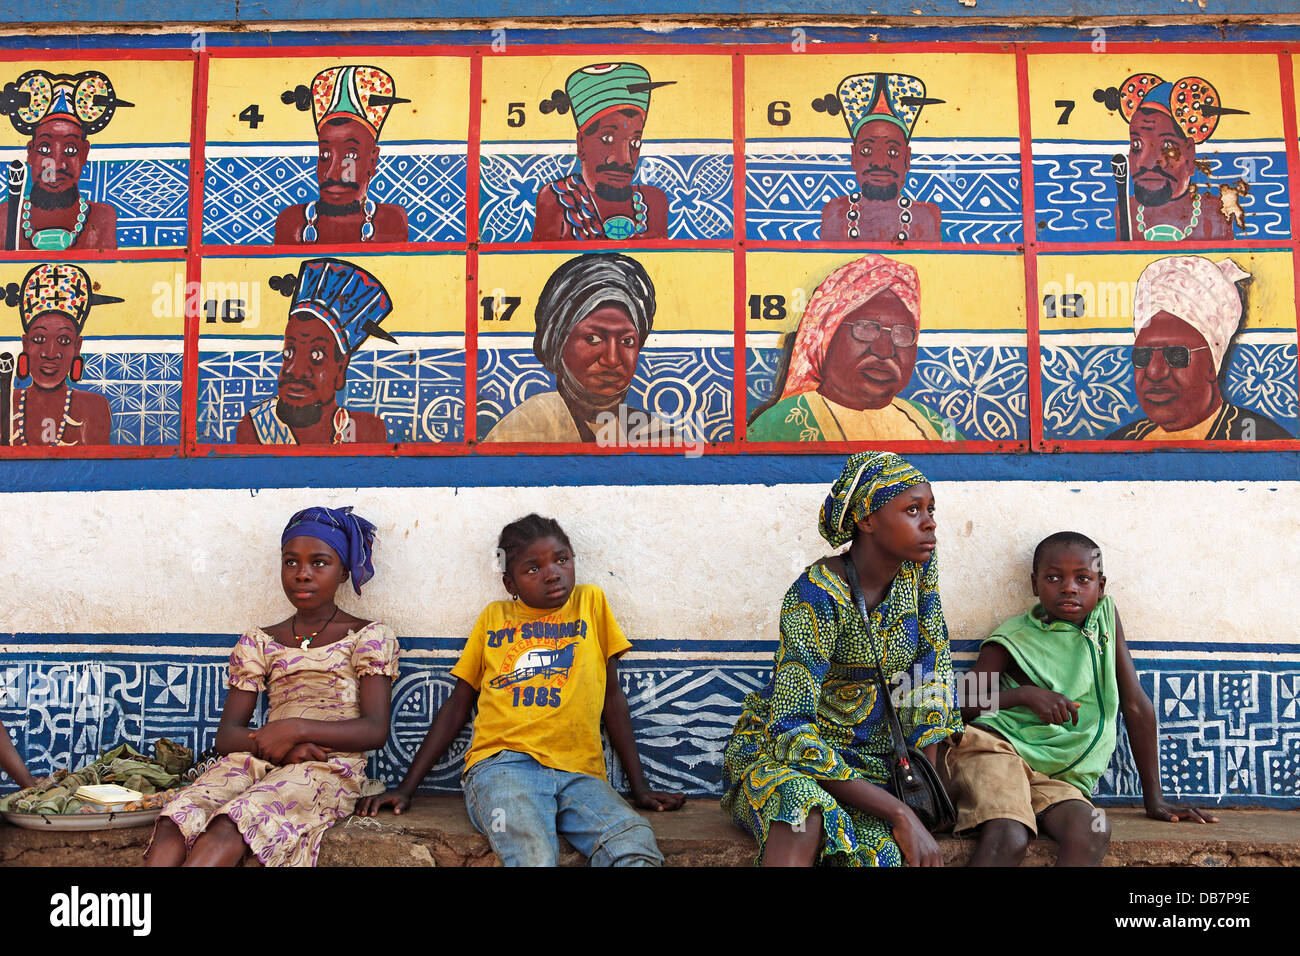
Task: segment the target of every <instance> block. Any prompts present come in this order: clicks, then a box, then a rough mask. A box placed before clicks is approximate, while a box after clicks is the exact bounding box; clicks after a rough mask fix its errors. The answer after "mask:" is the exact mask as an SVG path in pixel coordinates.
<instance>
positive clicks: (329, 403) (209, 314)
mask: <svg viewBox="0 0 1300 956" xmlns="http://www.w3.org/2000/svg"><path fill="white" fill-rule="evenodd" d="M200 294H201V298H202V305H201V310H202V314H203V319H202V321H201V332H200V337H199V350H200V351H199V398H198V401H199V408H198V435H199V442H200V443H201V444H204V443H206V444H229V443H237V444H240V445H247V446H256V445H264V446H277V445H298V444H322V445H323V444H335V445H337V444H353V443H356V444H359V445H378V444H380V443H384V442H460V441H463V440H464V436H465V351H464V350H465V335H464V333H465V319H464V316H465V260H464V257H463V256H462V255H460V254H452V253H428V254H425V255H365V256H362V255H349V256H347V257H346V258H343V257H320V258H315V259H303V258H300V257H294V258H271V257H264V258H234V257H212V258H207V259H204V261H203V287H202V290H201V293H200Z"/></svg>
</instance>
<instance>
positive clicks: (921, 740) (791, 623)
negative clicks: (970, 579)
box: [722, 557, 962, 866]
mask: <svg viewBox="0 0 1300 956" xmlns="http://www.w3.org/2000/svg"><path fill="white" fill-rule="evenodd" d="M830 560H831V561H832V562H834V563H838V562H839V559H838V558H832V559H830ZM938 585H939V572H938V559H937V558H935V557H931V558H930V560H929V561H927V562H926V563H925V564H924V565H920V564H915V563H913V562H911V561H905V562H903V565H902V567H901V568H900V569H899V572H898V576H897V577H896V578H894V583H893V585H892V586H891V588H890V590H889V593H888V594H887V595H886V596H885V599H884V600H883V601H881V602H880V604H879V605H878V606H877V607H875V608H874V609H872V610H871V612H870V617H871V628H872V631H873V632H874V634H875V637H876V646H877V647H878V648H879V649H880V653H881V654H882V655H883V656H884V668H883V669H884V672H885V675H886V678H887V679H892V678H893V677H894V676H895V675H899V674H903V675H905V680H906V687H907V692H906V693H905V694H903V695H902V697H903V699H902V700H901V701H899V703H898V704H897V706H896V710H897V712H898V719H899V722H900V723H901V724H902V725H903V732H904V734H905V735H906V736H907V741H908V743H909V744H911V745H912V746H914V747H917V748H924V747H928V746H930V744H933V743H938V742H939V741H940V740H942V739H943V738H944V737H947V736H948V735H949V734H951V733H953V732H954V731H958V730H961V729H962V723H961V712H960V711H959V710H958V709H957V707H956V701H955V686H954V681H953V673H952V658H951V656H950V653H949V649H948V629H947V627H946V625H945V623H944V619H943V610H942V607H941V606H940V603H939V586H938ZM875 663H876V658H875V654H874V653H873V651H872V645H871V641H870V639H869V637H868V635H867V632H866V629H865V628H864V627H863V626H862V616H861V615H860V614H859V613H858V610H857V607H856V606H855V604H854V602H853V597H852V594H851V593H850V592H849V587H848V585H847V584H846V583H845V582H844V580H843V579H842V578H841V577H839V576H838V575H837V574H836V573H835V572H833V571H831V570H830V569H829V568H827V567H826V566H824V565H822V564H814V565H813V566H812V567H810V568H808V570H806V571H805V572H804V573H803V574H802V575H801V576H800V577H799V580H797V581H795V583H794V584H792V585H791V586H790V590H789V591H788V592H786V595H785V601H784V602H783V603H782V605H781V645H780V647H779V649H778V650H777V652H776V660H775V662H774V664H773V668H772V678H771V680H770V681H768V683H767V686H765V687H763V688H762V689H761V690H758V691H756V692H754V693H752V694H750V695H749V696H748V697H746V698H745V703H744V711H743V713H741V715H740V719H739V720H738V721H737V722H736V727H735V729H734V730H733V731H732V732H731V739H730V740H729V741H728V742H727V748H726V751H725V753H724V755H723V768H722V783H723V786H725V787H726V788H727V792H726V793H725V794H724V795H723V798H722V807H723V809H724V810H725V811H726V812H727V814H728V815H729V816H730V817H731V818H732V820H734V821H735V822H736V823H737V824H739V825H740V826H741V827H743V828H744V829H746V830H748V831H749V832H750V833H751V834H752V835H753V836H754V838H755V839H756V840H757V841H758V855H759V859H762V855H763V846H764V844H765V843H766V842H767V834H768V830H769V828H770V827H771V825H772V823H773V822H774V821H776V820H781V821H784V822H785V823H789V824H791V825H792V826H798V825H800V824H802V823H803V822H804V820H805V819H807V817H808V814H809V813H811V812H812V811H813V810H820V811H821V814H822V829H823V840H822V848H821V857H820V862H821V863H822V864H824V865H839V866H901V865H902V864H903V862H904V860H903V857H902V853H901V852H900V851H899V848H898V844H897V843H895V842H894V839H893V831H892V828H891V827H890V825H889V824H888V823H887V822H886V821H884V820H881V819H878V818H877V817H873V816H871V815H869V814H867V813H863V812H862V811H860V810H858V809H856V808H854V807H850V806H845V805H841V804H839V803H838V802H837V801H836V800H835V798H834V797H832V796H831V795H830V794H829V793H827V792H826V791H825V790H824V789H822V787H821V786H820V785H819V783H818V781H820V780H851V779H854V778H862V779H865V780H868V781H870V782H871V783H874V784H877V785H880V786H887V781H888V765H887V763H886V756H887V755H888V754H889V753H890V752H891V749H892V748H891V741H890V731H889V722H888V720H887V718H886V716H885V710H884V708H883V707H882V706H880V705H879V704H878V702H877V700H876V681H875V679H874V678H875V674H876V667H875Z"/></svg>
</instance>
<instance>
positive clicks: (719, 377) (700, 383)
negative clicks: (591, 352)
mask: <svg viewBox="0 0 1300 956" xmlns="http://www.w3.org/2000/svg"><path fill="white" fill-rule="evenodd" d="M731 353H732V350H731V349H725V348H722V349H715V348H683V349H672V348H645V349H642V350H641V355H640V356H639V358H638V359H637V363H636V375H635V376H634V377H633V379H632V389H631V391H629V392H628V404H629V405H634V406H639V407H640V408H643V409H645V410H646V411H649V412H653V413H654V414H656V415H658V416H659V417H660V418H661V419H663V420H664V422H665V423H667V424H679V423H680V424H684V425H686V426H688V427H689V426H693V427H694V430H695V431H696V434H697V435H698V433H699V431H700V430H701V429H702V430H703V435H702V436H701V437H703V439H704V440H705V441H710V442H715V441H731V436H732V432H733V431H734V423H733V418H732V414H733V413H732V407H733V406H732V404H731V402H732V397H731V393H732V381H733V372H732V365H731ZM554 390H555V376H554V375H552V374H551V373H550V372H548V371H546V369H545V368H543V367H542V364H541V363H540V362H539V361H537V356H536V355H534V354H533V352H532V349H531V347H530V348H528V349H482V348H481V349H479V353H478V405H477V409H478V437H479V440H480V441H481V440H482V439H483V438H485V437H486V436H487V433H488V432H489V431H491V429H492V426H493V425H495V424H496V423H497V422H499V421H500V420H501V419H502V418H504V417H505V416H506V413H507V412H509V411H511V410H512V409H514V408H516V407H517V406H519V405H521V404H522V403H523V402H524V401H525V400H526V399H528V398H530V397H532V396H533V395H536V394H538V393H539V392H551V391H554Z"/></svg>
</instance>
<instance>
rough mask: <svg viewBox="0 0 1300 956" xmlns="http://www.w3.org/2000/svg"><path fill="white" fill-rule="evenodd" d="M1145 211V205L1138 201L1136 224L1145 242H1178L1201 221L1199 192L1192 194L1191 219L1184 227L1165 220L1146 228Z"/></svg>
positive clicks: (1190, 232) (1188, 234) (1189, 233)
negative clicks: (1180, 227)
mask: <svg viewBox="0 0 1300 956" xmlns="http://www.w3.org/2000/svg"><path fill="white" fill-rule="evenodd" d="M1145 212H1146V207H1145V206H1143V205H1142V204H1141V203H1138V214H1137V225H1138V228H1139V229H1141V230H1142V235H1143V236H1144V237H1145V238H1146V240H1147V242H1180V241H1182V240H1183V239H1186V238H1187V237H1188V236H1190V235H1191V234H1192V230H1193V229H1195V228H1196V224H1197V223H1198V222H1200V221H1201V194H1200V192H1196V193H1195V194H1194V196H1193V199H1192V218H1191V221H1190V222H1188V223H1187V228H1186V229H1179V228H1178V227H1177V226H1175V225H1173V224H1171V223H1167V222H1160V223H1156V224H1155V225H1154V226H1151V227H1149V228H1148V226H1147V224H1146V220H1145V218H1143V213H1145Z"/></svg>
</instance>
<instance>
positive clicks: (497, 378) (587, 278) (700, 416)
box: [478, 252, 735, 452]
mask: <svg viewBox="0 0 1300 956" xmlns="http://www.w3.org/2000/svg"><path fill="white" fill-rule="evenodd" d="M732 288H733V281H732V265H731V255H730V253H726V252H644V253H637V254H636V256H635V257H633V256H628V255H624V254H622V253H615V252H602V253H588V254H586V255H574V254H573V253H555V254H552V253H533V254H494V255H483V256H481V257H480V258H479V291H480V293H481V294H482V296H483V299H482V302H481V303H480V305H481V308H482V311H481V314H480V315H479V322H478V350H479V354H478V438H479V441H480V442H483V443H487V444H488V445H491V444H494V443H498V442H542V443H549V444H565V445H568V444H576V443H589V444H591V445H593V446H599V447H602V448H619V449H626V450H633V451H639V450H667V451H686V452H690V451H692V450H696V451H702V450H703V445H704V444H705V443H709V442H725V441H730V440H731V438H732V435H733V432H734V428H733V408H734V406H733V399H732V390H733V388H732V383H733V380H734V371H733V369H734V365H733V351H734V342H735V339H734V334H735V333H734V318H733V315H734V309H733V302H732V298H733V297H732Z"/></svg>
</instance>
